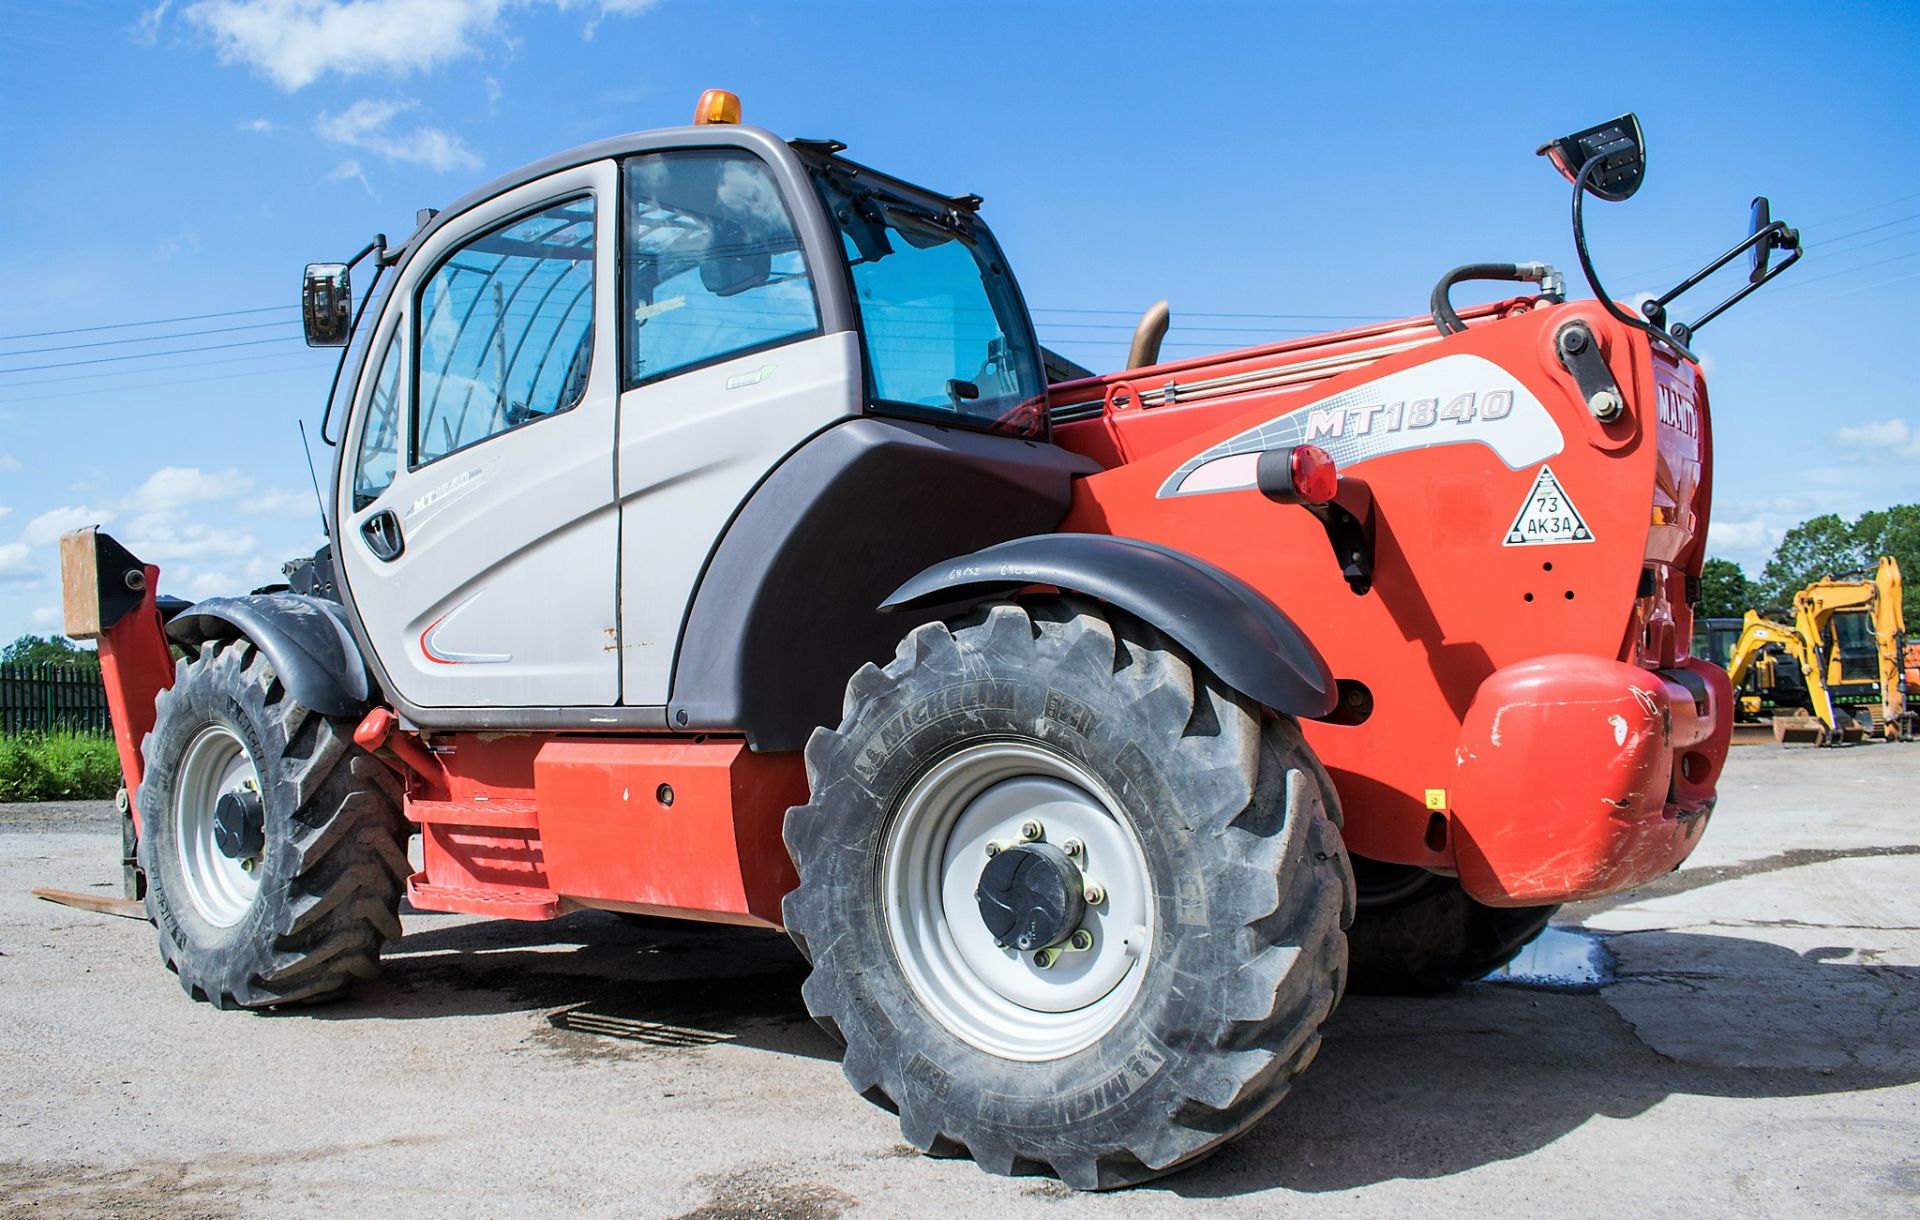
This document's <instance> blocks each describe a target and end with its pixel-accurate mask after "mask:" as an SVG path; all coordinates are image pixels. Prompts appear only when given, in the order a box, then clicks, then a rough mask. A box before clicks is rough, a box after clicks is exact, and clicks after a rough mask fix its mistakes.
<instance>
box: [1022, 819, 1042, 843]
mask: <svg viewBox="0 0 1920 1220" xmlns="http://www.w3.org/2000/svg"><path fill="white" fill-rule="evenodd" d="M1046 833H1047V828H1046V827H1044V826H1042V825H1041V824H1040V823H1038V822H1022V823H1020V837H1021V838H1023V839H1025V840H1026V841H1027V842H1029V843H1031V842H1033V841H1034V840H1036V839H1038V838H1040V837H1041V836H1042V835H1044V834H1046Z"/></svg>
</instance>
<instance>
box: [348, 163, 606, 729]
mask: <svg viewBox="0 0 1920 1220" xmlns="http://www.w3.org/2000/svg"><path fill="white" fill-rule="evenodd" d="M616 199H617V190H616V176H615V167H614V165H613V163H612V162H610V161H602V162H597V163H593V164H590V165H585V166H580V167H577V168H574V169H569V170H565V171H562V172H560V173H556V174H553V175H550V176H549V177H546V178H543V179H540V180H539V181H537V182H534V183H530V184H527V185H524V186H521V187H517V188H515V189H513V190H510V191H508V192H506V193H504V194H502V195H499V196H497V197H496V198H494V199H491V200H489V201H486V202H484V203H482V204H480V205H478V206H476V207H474V208H473V209H471V210H469V211H468V212H466V213H464V214H463V215H461V216H460V217H459V218H458V219H457V220H456V221H454V222H452V223H450V224H448V225H445V226H443V227H442V228H440V229H439V230H437V231H435V232H434V233H432V234H430V235H429V236H428V238H427V239H426V243H425V244H424V245H423V246H422V248H421V249H420V250H419V251H418V252H416V253H415V254H414V255H413V256H412V257H411V258H410V259H409V260H408V261H407V263H406V265H405V268H404V270H403V272H402V276H401V279H400V281H399V282H398V283H397V284H396V285H395V288H394V291H393V294H392V295H391V296H390V297H389V298H388V304H387V306H386V309H385V311H384V313H383V315H382V316H381V318H380V320H379V324H378V326H377V327H376V329H375V332H374V335H373V340H372V343H371V345H370V346H369V348H368V353H369V357H368V359H369V364H368V366H367V369H368V373H367V374H366V375H363V376H362V378H361V384H360V386H359V389H358V391H357V397H356V401H355V407H354V411H353V415H352V417H351V420H350V422H349V425H348V428H347V432H346V435H345V437H344V439H343V442H342V443H343V445H344V446H345V453H346V454H347V455H348V456H347V461H348V462H349V463H350V465H349V466H348V468H347V470H346V471H345V472H344V473H343V476H342V477H341V478H340V479H339V480H338V484H337V488H336V494H337V495H338V497H339V501H338V503H337V505H336V517H335V519H336V520H337V521H339V522H340V530H339V532H340V537H339V538H337V539H336V540H335V553H336V554H337V555H338V556H339V557H340V569H341V575H342V578H343V580H344V583H345V586H346V588H345V592H346V594H347V596H348V597H349V598H350V600H351V602H352V605H353V607H354V609H355V611H356V613H357V614H358V616H359V618H360V620H361V623H362V625H363V626H364V628H365V630H366V632H367V635H368V637H369V639H370V641H371V643H372V645H373V648H374V651H375V653H376V654H377V659H378V662H379V665H378V668H379V669H380V670H381V671H383V673H384V677H385V680H386V682H387V684H388V686H389V688H390V690H391V692H392V693H393V694H395V695H397V696H398V698H399V699H400V701H401V702H402V703H403V705H405V706H406V707H407V708H410V709H412V710H414V711H416V712H419V711H420V710H422V709H485V710H486V711H487V712H489V713H498V712H499V711H501V710H505V709H539V708H564V707H607V706H611V705H613V704H615V703H617V702H618V699H619V668H618V654H617V652H616V650H615V648H614V639H615V631H616V613H617V611H616V607H615V580H616V564H617V559H618V554H619V550H618V540H617V535H618V510H617V508H616V506H615V503H614V482H613V471H614V459H613V438H614V423H615V411H616V407H617V405H618V393H617V381H618V376H617V374H618V369H617V367H616V361H615V352H614V346H615V345H614V343H613V342H612V341H611V340H610V339H609V338H607V337H606V336H610V335H611V334H612V333H613V332H612V330H611V319H612V318H613V317H614V314H615V305H616V300H615V294H614V281H615V275H614V258H613V241H612V235H613V234H614V233H615V231H616V215H617V213H616V210H615V209H616ZM488 718H489V717H485V716H483V717H481V718H480V719H481V720H485V719H488ZM491 718H494V719H498V718H499V717H498V715H497V714H496V715H494V716H492V717H491ZM416 719H420V720H422V721H423V722H433V723H457V722H459V721H460V717H459V716H458V715H440V716H427V715H416Z"/></svg>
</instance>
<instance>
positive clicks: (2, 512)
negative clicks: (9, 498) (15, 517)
mask: <svg viewBox="0 0 1920 1220" xmlns="http://www.w3.org/2000/svg"><path fill="white" fill-rule="evenodd" d="M12 511H13V510H12V509H10V508H8V507H7V506H6V505H4V504H0V517H5V516H6V515H7V514H9V513H11V512H12Z"/></svg>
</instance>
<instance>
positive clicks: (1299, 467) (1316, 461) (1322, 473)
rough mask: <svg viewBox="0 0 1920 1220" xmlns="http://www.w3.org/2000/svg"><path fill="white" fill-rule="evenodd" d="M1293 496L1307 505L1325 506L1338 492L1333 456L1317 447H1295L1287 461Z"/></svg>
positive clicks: (1338, 483)
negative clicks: (1291, 479)
mask: <svg viewBox="0 0 1920 1220" xmlns="http://www.w3.org/2000/svg"><path fill="white" fill-rule="evenodd" d="M1287 465H1288V473H1289V474H1290V475H1292V478H1293V494H1294V495H1296V496H1298V497H1299V498H1300V499H1301V501H1303V502H1304V503H1307V504H1325V503H1327V502H1328V501H1330V500H1332V499H1333V497H1334V493H1336V492H1338V491H1339V490H1340V471H1339V470H1338V469H1337V468H1336V467H1335V466H1334V464H1333V455H1332V454H1329V453H1328V452H1327V451H1326V450H1325V449H1322V448H1320V446H1318V445H1296V446H1294V448H1293V452H1292V454H1291V455H1289V457H1288V459H1287Z"/></svg>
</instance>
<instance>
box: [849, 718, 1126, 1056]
mask: <svg viewBox="0 0 1920 1220" xmlns="http://www.w3.org/2000/svg"><path fill="white" fill-rule="evenodd" d="M1056 844H1057V846H1055V845H1056ZM1002 857H1005V859H1004V860H1002ZM881 868H882V882H881V884H882V894H883V899H884V901H883V904H882V909H883V910H884V911H885V912H886V916H887V932H888V936H889V939H890V940H891V942H892V944H893V949H894V953H895V955H896V959H897V960H898V961H899V963H900V966H901V969H902V971H903V972H904V973H905V975H906V979H907V982H908V984H909V985H910V986H911V987H912V988H913V990H914V992H915V994H917V995H918V996H919V997H920V999H921V1000H922V1001H923V1002H924V1003H925V1004H926V1005H927V1007H928V1008H929V1009H930V1010H932V1012H933V1013H934V1015H935V1016H936V1017H937V1018H938V1019H939V1021H940V1022H941V1024H942V1025H944V1026H945V1027H946V1028H947V1029H948V1030H949V1031H950V1032H952V1033H953V1034H954V1035H955V1036H957V1037H959V1038H961V1039H963V1040H965V1041H967V1042H970V1043H972V1044H973V1045H975V1046H977V1047H980V1048H981V1049H983V1050H986V1051H989V1052H991V1053H993V1054H997V1055H1000V1056H1002V1057H1003V1058H1007V1059H1016V1060H1026V1061H1029V1062H1032V1061H1039V1060H1047V1059H1057V1058H1060V1057H1062V1056H1065V1055H1070V1054H1073V1053H1074V1052H1075V1051H1078V1050H1081V1049H1083V1048H1085V1047H1087V1046H1090V1045H1092V1044H1093V1043H1094V1042H1096V1041H1098V1040H1099V1039H1100V1038H1101V1037H1102V1036H1103V1035H1104V1034H1105V1033H1106V1032H1107V1031H1108V1030H1110V1029H1111V1028H1113V1026H1114V1025H1115V1024H1117V1023H1118V1022H1119V1021H1120V1019H1121V1017H1122V1016H1123V1015H1124V1014H1125V1013H1126V1011H1127V1008H1128V1006H1129V1004H1130V1003H1131V1002H1132V1000H1133V997H1134V996H1135V995H1136V994H1137V993H1138V991H1139V988H1140V981H1141V979H1142V977H1143V976H1144V974H1145V969H1146V961H1147V957H1148V955H1149V953H1150V950H1151V946H1152V944H1153V922H1154V915H1153V901H1154V900H1153V894H1154V890H1153V886H1152V884H1151V882H1150V881H1149V878H1148V873H1147V860H1146V855H1145V852H1144V851H1143V849H1142V845H1141V843H1140V840H1139V839H1138V838H1137V837H1136V835H1135V834H1134V832H1133V830H1132V828H1131V826H1130V825H1129V823H1128V821H1127V819H1126V818H1125V817H1124V816H1123V815H1122V813H1121V812H1120V809H1119V807H1118V805H1117V803H1115V802H1114V801H1113V800H1112V798H1111V796H1109V795H1108V794H1107V792H1106V790H1105V787H1104V785H1102V784H1101V782H1100V781H1099V780H1098V779H1096V778H1095V777H1094V776H1093V775H1092V774H1091V773H1089V772H1088V771H1087V769H1086V768H1085V767H1083V766H1081V765H1080V764H1078V763H1076V762H1073V761H1070V760H1068V759H1067V758H1065V757H1063V756H1062V755H1060V754H1058V753H1056V752H1054V751H1053V750H1051V749H1048V748H1046V747H1044V746H1041V745H1038V744H1036V743H1029V742H1024V741H991V742H981V743H978V744H975V745H969V746H966V747H964V748H962V749H960V750H958V751H956V752H954V753H953V754H950V755H948V756H946V757H945V758H943V759H941V760H940V761H939V762H938V763H936V764H935V765H934V766H933V767H932V768H931V769H930V770H929V771H928V772H927V773H926V774H925V775H923V776H922V777H921V778H920V779H919V780H918V781H917V782H916V783H915V784H914V786H913V787H912V788H911V789H909V791H908V792H907V793H906V794H904V795H903V797H902V798H901V800H900V803H899V805H898V807H897V808H896V811H895V813H894V815H893V817H892V819H891V821H890V823H889V825H888V828H887V831H886V844H885V847H884V851H883V857H882V866H881ZM1075 899H1077V900H1078V901H1077V902H1076V901H1075ZM1022 937H1025V938H1026V939H1025V943H1024V944H1023V943H1022Z"/></svg>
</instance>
